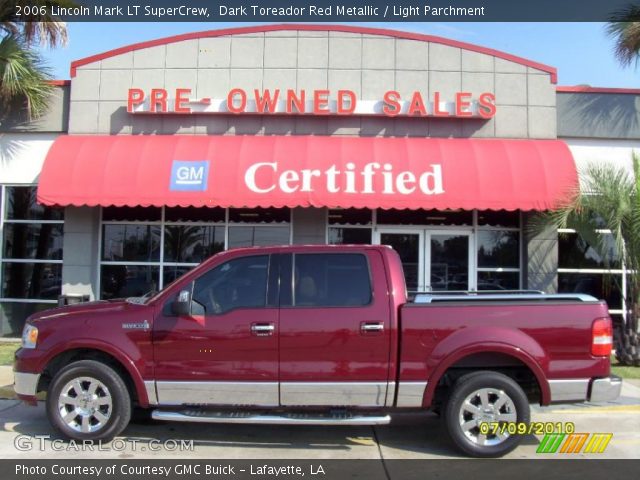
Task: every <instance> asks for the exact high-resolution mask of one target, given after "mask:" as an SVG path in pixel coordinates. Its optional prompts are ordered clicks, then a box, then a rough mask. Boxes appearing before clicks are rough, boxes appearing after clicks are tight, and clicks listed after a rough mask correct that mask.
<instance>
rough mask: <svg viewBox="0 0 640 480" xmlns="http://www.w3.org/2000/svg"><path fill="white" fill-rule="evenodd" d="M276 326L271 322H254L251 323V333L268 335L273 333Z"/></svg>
mask: <svg viewBox="0 0 640 480" xmlns="http://www.w3.org/2000/svg"><path fill="white" fill-rule="evenodd" d="M275 329H276V327H275V326H274V325H273V323H254V324H253V325H251V333H252V334H254V335H255V336H257V337H268V336H269V335H273V332H274V331H275Z"/></svg>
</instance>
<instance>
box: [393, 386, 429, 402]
mask: <svg viewBox="0 0 640 480" xmlns="http://www.w3.org/2000/svg"><path fill="white" fill-rule="evenodd" d="M426 389H427V382H398V402H397V404H396V406H397V407H404V408H413V407H422V399H423V397H424V391H425V390H426Z"/></svg>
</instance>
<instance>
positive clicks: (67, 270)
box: [62, 207, 100, 300]
mask: <svg viewBox="0 0 640 480" xmlns="http://www.w3.org/2000/svg"><path fill="white" fill-rule="evenodd" d="M99 238H100V208H98V207H95V208H93V207H67V208H66V209H65V212H64V241H63V254H62V255H63V264H62V293H63V294H68V293H77V294H85V295H86V294H88V295H90V297H91V300H95V299H96V298H97V295H98V292H97V286H98V273H99V271H98V262H99V259H100V252H99V251H98V244H99Z"/></svg>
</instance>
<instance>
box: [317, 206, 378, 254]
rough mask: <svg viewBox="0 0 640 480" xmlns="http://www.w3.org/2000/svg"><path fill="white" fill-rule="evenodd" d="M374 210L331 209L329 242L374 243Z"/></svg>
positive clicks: (329, 215) (346, 243) (347, 243)
mask: <svg viewBox="0 0 640 480" xmlns="http://www.w3.org/2000/svg"><path fill="white" fill-rule="evenodd" d="M372 217H373V215H372V211H371V210H369V209H366V208H343V209H330V210H329V211H328V212H327V223H328V229H327V243H329V244H332V245H356V244H357V245H367V244H371V243H372V228H373V218H372Z"/></svg>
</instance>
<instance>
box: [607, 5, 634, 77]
mask: <svg viewBox="0 0 640 480" xmlns="http://www.w3.org/2000/svg"><path fill="white" fill-rule="evenodd" d="M606 32H607V34H608V35H609V36H610V37H612V38H613V40H614V41H615V46H614V54H615V56H616V58H617V59H618V61H619V62H620V64H621V65H623V66H625V67H626V66H629V65H631V64H632V63H636V64H637V62H638V54H639V53H640V6H638V5H632V4H630V5H628V6H626V7H624V8H621V9H619V10H617V11H615V12H614V13H613V14H612V15H611V16H610V17H609V23H608V24H607V26H606Z"/></svg>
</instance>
